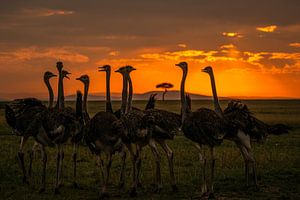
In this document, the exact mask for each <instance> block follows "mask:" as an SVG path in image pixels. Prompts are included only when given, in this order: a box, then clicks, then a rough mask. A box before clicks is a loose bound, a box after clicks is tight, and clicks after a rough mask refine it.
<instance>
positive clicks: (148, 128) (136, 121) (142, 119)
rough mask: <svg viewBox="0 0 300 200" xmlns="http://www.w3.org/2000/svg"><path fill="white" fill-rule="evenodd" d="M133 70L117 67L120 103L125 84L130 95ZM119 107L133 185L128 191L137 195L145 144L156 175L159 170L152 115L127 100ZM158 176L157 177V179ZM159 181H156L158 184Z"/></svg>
mask: <svg viewBox="0 0 300 200" xmlns="http://www.w3.org/2000/svg"><path fill="white" fill-rule="evenodd" d="M133 70H135V68H133V67H132V66H125V67H121V68H120V69H118V70H117V71H116V72H119V73H121V74H122V76H123V91H122V105H126V99H127V96H128V95H127V85H129V87H130V88H129V92H130V94H129V97H130V96H132V94H131V93H133V89H132V82H131V79H130V76H129V73H130V72H131V71H133ZM129 101H132V98H129ZM123 112H124V108H121V122H122V125H123V127H124V135H123V137H122V140H123V142H124V144H125V145H126V147H127V148H128V150H129V152H130V156H131V160H132V178H133V186H132V189H131V192H130V196H136V195H137V186H138V185H140V183H139V180H138V177H139V174H138V173H139V171H140V163H141V162H140V161H141V152H142V148H143V147H144V146H146V145H149V146H150V148H151V150H152V153H153V155H154V156H155V159H156V164H157V168H156V169H157V173H156V174H157V175H159V174H160V172H158V171H159V170H160V166H159V164H160V163H159V152H158V149H157V147H156V144H155V141H154V140H153V139H152V130H153V117H151V116H149V115H145V113H144V111H142V110H137V109H132V107H131V102H127V108H125V113H124V114H123ZM133 144H134V145H135V146H136V152H135V153H134V151H133V148H132V145H133ZM159 179H160V178H159V177H157V180H159ZM159 184H160V183H158V182H157V185H158V186H159Z"/></svg>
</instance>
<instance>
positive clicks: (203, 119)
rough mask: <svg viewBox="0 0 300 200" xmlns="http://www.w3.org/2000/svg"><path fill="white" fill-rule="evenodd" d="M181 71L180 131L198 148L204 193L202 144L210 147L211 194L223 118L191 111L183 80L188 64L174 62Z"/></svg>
mask: <svg viewBox="0 0 300 200" xmlns="http://www.w3.org/2000/svg"><path fill="white" fill-rule="evenodd" d="M176 66H178V67H180V68H181V69H182V71H183V76H182V80H181V88H180V93H181V106H182V131H183V133H184V135H185V136H186V137H187V138H188V139H190V140H192V141H193V142H195V143H196V147H197V149H198V150H199V158H200V161H201V163H202V165H203V166H202V181H203V183H202V187H201V193H202V194H203V195H204V194H206V193H207V192H208V191H207V184H206V157H205V154H202V148H201V147H202V145H207V146H208V147H209V148H210V154H211V181H210V185H209V192H210V195H213V192H214V190H213V184H214V182H213V180H214V167H215V156H214V148H215V146H218V145H220V144H221V143H222V141H223V138H224V136H225V133H226V127H225V123H224V121H223V119H222V118H221V117H219V116H218V115H217V113H216V112H214V111H212V110H210V109H206V108H200V109H198V110H197V111H195V112H192V111H191V110H190V108H189V107H188V104H187V100H186V96H185V80H186V77H187V73H188V64H187V63H186V62H181V63H179V64H176Z"/></svg>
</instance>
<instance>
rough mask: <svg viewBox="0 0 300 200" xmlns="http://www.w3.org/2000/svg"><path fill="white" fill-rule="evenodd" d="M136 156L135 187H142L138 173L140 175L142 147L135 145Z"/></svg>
mask: <svg viewBox="0 0 300 200" xmlns="http://www.w3.org/2000/svg"><path fill="white" fill-rule="evenodd" d="M136 148H137V150H136V155H138V156H137V160H136V177H137V178H136V181H137V187H142V183H141V180H140V173H141V168H142V159H141V153H142V147H141V146H140V145H136Z"/></svg>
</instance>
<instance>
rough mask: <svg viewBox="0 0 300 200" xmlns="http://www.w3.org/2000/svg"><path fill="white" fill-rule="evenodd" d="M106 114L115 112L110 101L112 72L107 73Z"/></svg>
mask: <svg viewBox="0 0 300 200" xmlns="http://www.w3.org/2000/svg"><path fill="white" fill-rule="evenodd" d="M106 112H111V113H112V112H113V109H112V105H111V99H110V70H108V71H107V72H106Z"/></svg>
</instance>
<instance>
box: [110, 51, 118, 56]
mask: <svg viewBox="0 0 300 200" xmlns="http://www.w3.org/2000/svg"><path fill="white" fill-rule="evenodd" d="M108 55H110V56H118V55H120V52H119V51H111V52H109V53H108Z"/></svg>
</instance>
